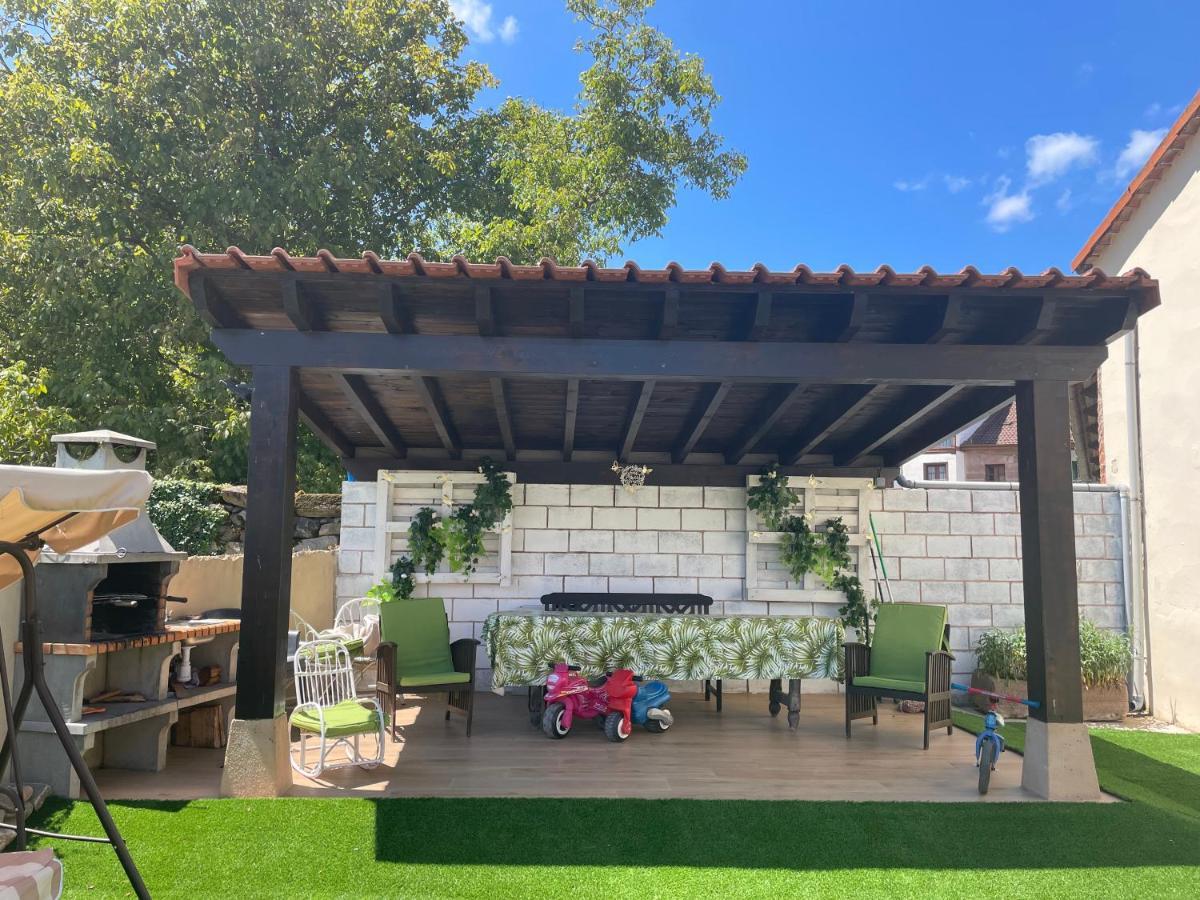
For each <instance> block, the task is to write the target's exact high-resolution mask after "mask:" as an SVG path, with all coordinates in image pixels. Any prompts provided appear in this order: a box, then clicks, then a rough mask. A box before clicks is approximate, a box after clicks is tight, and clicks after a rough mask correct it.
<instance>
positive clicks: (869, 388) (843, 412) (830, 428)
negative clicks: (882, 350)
mask: <svg viewBox="0 0 1200 900" xmlns="http://www.w3.org/2000/svg"><path fill="white" fill-rule="evenodd" d="M886 387H887V385H884V384H873V385H853V386H851V387H849V388H847V389H846V391H845V392H843V394H842V395H841V396H839V397H835V398H834V399H832V400H831V401H829V402H828V403H826V404H825V405H824V406H822V407H821V408H820V409H818V410H817V412H816V413H814V414H813V415H811V416H809V419H808V421H807V422H805V423H804V427H803V428H801V429H800V430H799V431H797V432H796V433H795V434H794V435H793V436H792V439H791V440H790V441H789V442H788V444H787V446H786V447H785V448H784V450H783V452H782V453H780V454H779V459H780V461H781V462H782V463H783V464H784V465H785V466H792V465H795V464H796V461H797V460H798V459H800V458H801V457H803V456H805V455H807V454H809V453H812V451H813V450H814V449H816V448H817V447H818V446H819V445H820V444H821V443H823V442H824V441H825V440H826V439H827V438H828V437H829V436H830V435H831V434H833V433H834V432H835V431H837V429H838V428H840V427H841V426H842V425H843V424H844V423H846V422H848V421H849V420H850V419H852V418H853V417H854V416H856V415H858V413H859V412H860V411H861V410H862V408H863V407H864V406H866V405H867V403H868V402H870V401H871V400H872V399H873V398H874V397H875V396H876V395H877V394H879V393H880V392H881V391H882V390H884V389H885V388H886Z"/></svg>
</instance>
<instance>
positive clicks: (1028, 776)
mask: <svg viewBox="0 0 1200 900" xmlns="http://www.w3.org/2000/svg"><path fill="white" fill-rule="evenodd" d="M1021 786H1022V787H1023V788H1025V789H1026V790H1027V791H1031V792H1032V793H1034V794H1036V795H1037V796H1039V797H1041V798H1042V799H1043V800H1065V801H1076V802H1078V801H1090V800H1099V799H1100V784H1099V782H1098V781H1097V780H1096V763H1095V761H1094V760H1093V759H1092V744H1091V741H1090V740H1088V732H1087V726H1086V725H1084V724H1083V723H1082V722H1071V723H1063V722H1055V723H1049V724H1048V723H1046V722H1043V721H1041V720H1040V719H1034V718H1030V719H1029V721H1028V723H1027V724H1026V726H1025V761H1024V764H1023V765H1022V767H1021Z"/></svg>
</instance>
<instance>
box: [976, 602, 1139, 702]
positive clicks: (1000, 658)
mask: <svg viewBox="0 0 1200 900" xmlns="http://www.w3.org/2000/svg"><path fill="white" fill-rule="evenodd" d="M975 659H976V663H975V665H976V668H978V669H979V671H981V672H984V673H985V674H987V675H991V676H992V677H993V678H1008V679H1012V680H1015V681H1025V680H1026V677H1027V669H1026V663H1025V660H1026V657H1025V629H1024V628H1020V629H1017V630H1016V631H985V632H984V633H983V634H982V635H980V637H979V643H978V645H977V646H976V649H975ZM1079 661H1080V669H1081V671H1082V674H1083V684H1084V686H1085V687H1089V688H1093V687H1108V686H1112V685H1121V684H1124V683H1125V680H1126V678H1127V677H1128V675H1129V668H1130V666H1132V665H1133V648H1132V646H1131V645H1130V643H1129V636H1128V635H1126V634H1121V633H1119V632H1115V631H1109V630H1107V629H1105V628H1100V627H1099V626H1097V625H1096V624H1095V623H1094V622H1092V621H1090V620H1088V619H1081V620H1080V622H1079Z"/></svg>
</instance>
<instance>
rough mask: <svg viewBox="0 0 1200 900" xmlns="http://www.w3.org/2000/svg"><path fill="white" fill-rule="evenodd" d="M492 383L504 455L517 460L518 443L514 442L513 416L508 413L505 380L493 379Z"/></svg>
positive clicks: (493, 403) (493, 400) (493, 402)
mask: <svg viewBox="0 0 1200 900" xmlns="http://www.w3.org/2000/svg"><path fill="white" fill-rule="evenodd" d="M490 382H491V387H492V405H493V406H494V407H495V408H496V423H497V425H498V427H499V428H500V440H501V441H503V443H504V453H505V455H506V456H508V458H509V459H516V458H517V443H516V441H515V440H513V427H512V416H510V415H509V412H508V396H507V394H506V392H505V390H504V379H503V378H492V379H490Z"/></svg>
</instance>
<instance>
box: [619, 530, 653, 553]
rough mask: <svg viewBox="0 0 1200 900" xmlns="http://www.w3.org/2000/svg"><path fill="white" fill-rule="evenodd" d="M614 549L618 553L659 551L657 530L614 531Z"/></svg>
mask: <svg viewBox="0 0 1200 900" xmlns="http://www.w3.org/2000/svg"><path fill="white" fill-rule="evenodd" d="M613 550H614V551H616V552H617V553H657V552H658V532H657V531H614V532H613Z"/></svg>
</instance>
